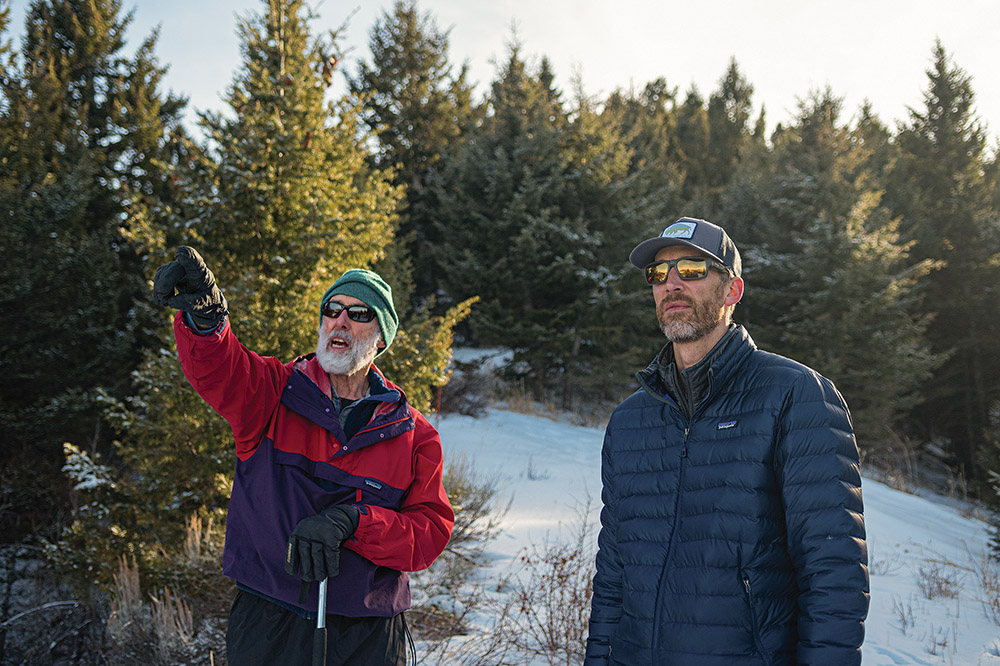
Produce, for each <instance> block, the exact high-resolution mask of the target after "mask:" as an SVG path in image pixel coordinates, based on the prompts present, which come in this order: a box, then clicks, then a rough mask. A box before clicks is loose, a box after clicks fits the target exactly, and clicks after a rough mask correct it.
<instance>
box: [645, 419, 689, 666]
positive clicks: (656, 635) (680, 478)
mask: <svg viewBox="0 0 1000 666" xmlns="http://www.w3.org/2000/svg"><path fill="white" fill-rule="evenodd" d="M690 434H691V424H690V423H689V424H688V425H686V426H684V441H683V442H682V443H681V463H680V468H679V469H678V472H677V494H676V496H675V497H674V524H673V525H671V527H670V541H668V542H667V555H666V557H665V558H664V560H663V569H661V570H660V580H659V584H658V585H657V586H656V606H655V608H654V609H653V641H652V645H651V646H650V652H651V653H652V654H651V659H650V666H656V657H657V650H656V646H657V645H658V644H659V641H660V608H661V604H662V595H663V590H664V588H665V587H666V586H665V585H664V584H663V579H664V578H665V577H666V575H667V569H668V568H669V567H670V558H671V556H672V555H673V552H674V536H675V535H676V534H677V523H678V522H680V508H681V488H682V486H683V483H684V461H685V460H686V459H687V454H688V450H687V446H688V435H690Z"/></svg>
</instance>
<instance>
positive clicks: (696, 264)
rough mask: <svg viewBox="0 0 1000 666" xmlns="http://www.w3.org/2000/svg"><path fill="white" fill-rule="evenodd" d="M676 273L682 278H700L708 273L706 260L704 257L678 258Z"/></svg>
mask: <svg viewBox="0 0 1000 666" xmlns="http://www.w3.org/2000/svg"><path fill="white" fill-rule="evenodd" d="M677 275H679V276H680V278H681V279H682V280H700V279H702V278H703V277H705V276H706V275H708V261H706V260H705V259H679V260H678V261H677Z"/></svg>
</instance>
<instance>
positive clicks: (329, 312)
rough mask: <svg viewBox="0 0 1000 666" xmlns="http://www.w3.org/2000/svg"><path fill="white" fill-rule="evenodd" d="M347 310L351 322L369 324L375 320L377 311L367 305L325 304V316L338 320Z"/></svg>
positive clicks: (332, 302) (328, 302) (330, 302)
mask: <svg viewBox="0 0 1000 666" xmlns="http://www.w3.org/2000/svg"><path fill="white" fill-rule="evenodd" d="M344 310H347V318H348V319H350V320H351V321H359V322H361V323H367V322H369V321H371V320H372V319H374V318H375V311H374V310H372V309H371V308H370V307H368V306H367V305H344V304H343V303H337V302H336V301H327V302H326V303H324V304H323V310H322V312H323V316H324V317H329V318H330V319H336V318H337V317H339V316H340V313H341V312H343V311H344Z"/></svg>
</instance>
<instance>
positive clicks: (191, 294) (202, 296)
mask: <svg viewBox="0 0 1000 666" xmlns="http://www.w3.org/2000/svg"><path fill="white" fill-rule="evenodd" d="M175 290H176V294H175V293H174V292H175ZM153 302H154V303H156V304H157V305H162V306H164V307H168V308H174V309H176V310H183V311H184V312H187V313H188V314H189V315H191V318H192V319H194V323H196V324H197V325H198V327H199V328H202V329H213V328H215V327H216V326H218V325H219V322H221V321H222V320H223V319H225V317H226V315H227V314H228V313H229V307H228V303H226V297H225V296H224V295H223V293H222V291H221V290H220V289H219V287H218V286H217V285H216V284H215V276H214V275H212V271H210V270H208V266H206V265H205V260H204V259H202V258H201V255H200V254H198V252H197V250H195V249H194V248H191V247H187V246H181V247H179V248H177V258H176V260H174V261H171V262H170V263H169V264H166V265H164V266H160V267H159V268H158V269H156V276H155V277H154V278H153Z"/></svg>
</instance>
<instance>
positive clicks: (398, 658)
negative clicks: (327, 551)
mask: <svg viewBox="0 0 1000 666" xmlns="http://www.w3.org/2000/svg"><path fill="white" fill-rule="evenodd" d="M315 635H316V623H315V622H314V621H311V620H307V619H305V618H303V617H299V616H298V615H296V614H295V613H292V612H290V611H287V610H285V609H284V608H282V607H281V606H278V605H276V604H273V603H271V602H270V601H267V600H266V599H261V598H260V597H258V596H255V595H253V594H250V593H249V592H244V591H243V590H237V591H236V599H235V600H234V601H233V609H232V611H231V612H230V614H229V628H228V629H227V630H226V658H227V660H228V662H229V666H258V665H259V666H265V665H266V666H300V665H301V666H310V665H311V664H312V663H313V662H312V653H313V637H314V636H315ZM326 636H327V641H326V644H327V648H326V663H327V666H383V665H384V666H406V622H405V620H404V619H403V614H402V613H400V614H399V615H397V616H395V617H343V616H341V615H327V616H326Z"/></svg>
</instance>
